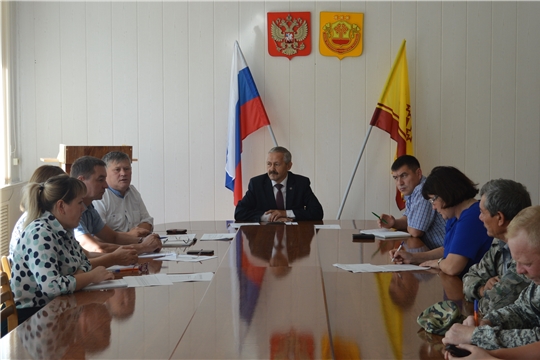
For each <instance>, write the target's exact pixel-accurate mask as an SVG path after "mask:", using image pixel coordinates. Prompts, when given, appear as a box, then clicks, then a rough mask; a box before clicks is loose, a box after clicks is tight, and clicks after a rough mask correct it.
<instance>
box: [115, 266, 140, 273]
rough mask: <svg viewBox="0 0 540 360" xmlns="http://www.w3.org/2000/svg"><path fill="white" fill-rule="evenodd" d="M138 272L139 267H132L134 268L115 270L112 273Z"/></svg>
mask: <svg viewBox="0 0 540 360" xmlns="http://www.w3.org/2000/svg"><path fill="white" fill-rule="evenodd" d="M138 270H139V267H138V266H136V267H132V268H124V269H114V270H111V272H113V273H119V272H124V271H138Z"/></svg>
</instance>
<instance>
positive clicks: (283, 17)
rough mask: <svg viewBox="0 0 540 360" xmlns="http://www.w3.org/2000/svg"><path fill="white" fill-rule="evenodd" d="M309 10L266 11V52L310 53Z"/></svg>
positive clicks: (288, 55) (279, 54) (285, 54)
mask: <svg viewBox="0 0 540 360" xmlns="http://www.w3.org/2000/svg"><path fill="white" fill-rule="evenodd" d="M310 15H311V13H310V12H292V13H287V12H283V13H268V53H269V54H270V55H272V56H285V57H287V58H288V59H289V60H290V59H292V58H293V57H295V56H306V55H309V54H310V53H311V33H310V32H311V30H310Z"/></svg>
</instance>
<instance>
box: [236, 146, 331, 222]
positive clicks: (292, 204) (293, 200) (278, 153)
mask: <svg viewBox="0 0 540 360" xmlns="http://www.w3.org/2000/svg"><path fill="white" fill-rule="evenodd" d="M291 160H292V155H291V153H290V152H289V150H287V149H285V148H284V147H281V146H276V147H274V148H272V149H270V151H269V152H268V157H267V160H266V169H267V173H266V174H262V175H259V176H256V177H254V178H252V179H251V180H250V181H249V187H248V191H247V192H246V194H245V195H244V197H243V198H242V200H240V201H239V202H238V204H237V206H236V210H235V212H234V218H235V220H237V221H269V222H286V221H293V220H294V221H301V220H322V218H323V208H322V206H321V203H320V202H319V200H318V199H317V197H316V196H315V194H314V193H313V191H312V190H311V186H310V184H311V182H310V181H309V178H307V177H305V176H301V175H296V174H293V173H292V172H290V171H289V170H290V169H291V167H292V161H291Z"/></svg>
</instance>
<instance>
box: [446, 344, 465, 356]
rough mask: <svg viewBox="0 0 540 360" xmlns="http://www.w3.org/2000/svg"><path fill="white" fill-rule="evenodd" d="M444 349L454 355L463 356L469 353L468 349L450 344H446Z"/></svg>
mask: <svg viewBox="0 0 540 360" xmlns="http://www.w3.org/2000/svg"><path fill="white" fill-rule="evenodd" d="M444 349H445V350H446V351H448V352H449V353H450V355H452V356H455V357H465V356H469V355H471V352H470V351H469V350H465V349H462V348H458V347H457V346H456V345H452V344H448V345H446V347H445V348H444Z"/></svg>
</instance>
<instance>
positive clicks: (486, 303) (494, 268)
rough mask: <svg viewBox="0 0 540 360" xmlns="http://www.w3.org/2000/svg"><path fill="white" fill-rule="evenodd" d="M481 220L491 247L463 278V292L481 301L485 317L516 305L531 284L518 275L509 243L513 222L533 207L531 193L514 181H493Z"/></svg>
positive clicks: (485, 192)
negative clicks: (491, 240) (508, 229)
mask: <svg viewBox="0 0 540 360" xmlns="http://www.w3.org/2000/svg"><path fill="white" fill-rule="evenodd" d="M480 196H481V199H480V220H482V222H483V223H484V226H485V227H486V230H487V233H488V235H489V236H492V237H494V238H495V239H493V243H492V244H491V248H490V249H489V250H488V252H487V253H486V254H485V255H484V257H483V258H482V260H481V261H480V262H479V263H478V264H475V265H473V266H471V268H470V269H469V272H468V273H467V274H465V275H464V276H463V293H464V294H465V298H466V299H467V300H468V301H471V302H472V301H474V300H475V299H476V300H479V301H478V304H479V309H480V312H481V313H482V314H486V313H488V312H489V311H491V310H496V309H499V308H501V307H503V306H506V305H509V304H512V303H513V302H514V301H515V300H516V299H517V298H518V296H519V294H520V293H521V291H522V290H523V289H525V288H526V287H527V286H528V285H529V282H530V281H529V279H527V277H526V276H524V275H520V274H518V273H516V264H515V262H514V261H512V256H511V254H510V249H509V248H508V244H507V234H506V231H507V228H508V224H509V223H510V221H511V220H512V219H513V218H514V217H515V216H516V215H517V214H518V213H519V212H520V211H521V210H523V209H524V208H526V207H529V206H531V197H530V195H529V192H528V191H527V189H526V188H525V186H523V185H522V184H520V183H518V182H515V181H513V180H505V179H497V180H490V181H488V182H487V183H486V184H485V185H484V186H482V189H480Z"/></svg>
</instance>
